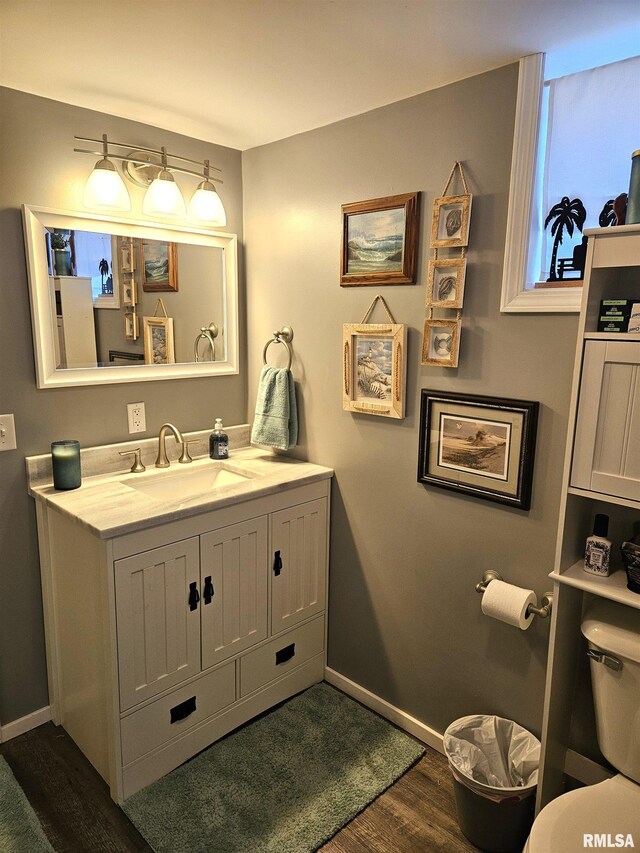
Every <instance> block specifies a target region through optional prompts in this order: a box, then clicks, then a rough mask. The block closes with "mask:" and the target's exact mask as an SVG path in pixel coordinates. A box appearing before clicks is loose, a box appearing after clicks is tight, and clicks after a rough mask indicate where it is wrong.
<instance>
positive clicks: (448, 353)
mask: <svg viewBox="0 0 640 853" xmlns="http://www.w3.org/2000/svg"><path fill="white" fill-rule="evenodd" d="M460 331H461V328H460V320H459V319H456V320H439V319H433V318H428V319H426V320H425V321H424V331H423V335H422V358H421V362H420V363H421V364H424V365H429V366H430V367H457V366H458V358H459V356H460Z"/></svg>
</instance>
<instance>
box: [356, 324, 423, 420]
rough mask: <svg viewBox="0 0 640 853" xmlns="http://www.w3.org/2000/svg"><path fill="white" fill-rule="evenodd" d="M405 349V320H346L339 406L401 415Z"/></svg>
mask: <svg viewBox="0 0 640 853" xmlns="http://www.w3.org/2000/svg"><path fill="white" fill-rule="evenodd" d="M406 351H407V330H406V326H405V325H404V323H345V324H344V325H343V327H342V408H343V409H346V410H347V411H349V412H359V413H360V414H365V415H381V416H382V417H386V418H398V419H402V418H404V405H405V388H404V386H405V364H406Z"/></svg>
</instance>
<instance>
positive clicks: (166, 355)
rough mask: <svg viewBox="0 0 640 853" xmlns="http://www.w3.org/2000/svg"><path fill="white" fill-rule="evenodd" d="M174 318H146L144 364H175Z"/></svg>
mask: <svg viewBox="0 0 640 853" xmlns="http://www.w3.org/2000/svg"><path fill="white" fill-rule="evenodd" d="M175 360H176V357H175V351H174V346H173V318H172V317H144V363H145V364H175Z"/></svg>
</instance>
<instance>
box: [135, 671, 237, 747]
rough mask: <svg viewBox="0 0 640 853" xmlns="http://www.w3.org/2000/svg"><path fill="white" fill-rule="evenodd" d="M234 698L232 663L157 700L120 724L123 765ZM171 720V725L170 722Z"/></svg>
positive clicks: (160, 744) (179, 732)
mask: <svg viewBox="0 0 640 853" xmlns="http://www.w3.org/2000/svg"><path fill="white" fill-rule="evenodd" d="M235 698H236V668H235V661H231V662H230V663H227V664H225V665H224V666H222V667H220V668H219V669H216V670H214V671H213V672H210V673H208V674H207V675H204V676H203V677H202V678H199V679H198V680H197V681H193V682H192V683H191V684H187V685H186V686H184V687H180V688H178V689H177V690H174V691H173V692H172V693H170V694H169V695H168V696H163V697H162V698H161V699H157V700H156V701H155V702H153V703H152V704H151V705H147V706H146V708H141V709H140V711H135V712H134V713H133V714H129V716H127V717H124V718H123V719H122V720H121V722H120V731H121V735H122V763H123V764H130V763H131V762H132V761H135V759H136V758H139V757H140V756H141V755H144V754H145V753H147V752H150V751H151V750H152V749H154V748H155V747H157V746H162V744H164V743H167V742H168V741H170V740H171V739H172V738H174V737H175V736H176V735H179V734H181V733H182V732H184V731H186V730H187V729H189V728H191V726H193V725H195V724H196V723H200V722H202V721H203V720H206V719H207V717H211V716H212V715H213V714H215V713H217V712H218V711H221V710H222V709H223V708H226V707H227V705H231V703H232V702H234V701H235ZM172 720H173V722H172Z"/></svg>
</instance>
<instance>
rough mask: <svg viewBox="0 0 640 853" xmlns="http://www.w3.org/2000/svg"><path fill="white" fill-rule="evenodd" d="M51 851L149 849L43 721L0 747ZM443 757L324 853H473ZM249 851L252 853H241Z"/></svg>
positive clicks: (58, 731)
mask: <svg viewBox="0 0 640 853" xmlns="http://www.w3.org/2000/svg"><path fill="white" fill-rule="evenodd" d="M0 753H1V754H2V755H4V757H5V759H6V760H7V762H8V764H9V765H10V767H11V769H12V771H13V774H14V776H15V777H16V779H17V780H18V782H19V783H20V785H21V786H22V789H23V790H24V792H25V794H26V795H27V797H28V799H29V801H30V803H31V805H32V806H33V808H34V810H35V812H36V814H37V815H38V818H39V819H40V823H41V824H42V826H43V829H44V831H45V832H46V834H47V836H48V838H49V840H50V842H51V844H52V846H53V848H54V849H55V851H56V853H128V851H151V847H149V845H148V844H147V843H146V841H145V840H144V838H142V836H141V835H140V834H139V833H138V831H137V830H136V828H135V827H134V826H133V824H132V823H131V822H130V821H129V819H128V818H127V817H126V815H125V814H124V812H123V811H121V810H120V809H119V808H118V806H116V805H115V803H114V802H113V801H112V800H111V798H110V797H109V792H108V789H107V786H106V784H105V782H104V781H103V780H102V779H101V778H100V776H98V774H97V773H96V771H95V770H94V769H93V767H91V765H90V764H89V763H88V761H87V760H86V759H85V757H84V756H83V755H82V753H81V752H80V750H79V749H78V748H77V747H76V745H75V744H74V743H73V741H72V740H71V739H70V738H69V737H68V735H67V734H66V732H65V731H64V730H63V729H62V728H58V727H56V726H54V725H53V723H46V724H45V725H43V726H39V727H38V728H37V729H33V730H32V731H30V732H27V733H26V734H24V735H20V736H19V737H17V738H14V739H13V740H10V741H7V742H6V743H3V744H1V745H0ZM455 814H456V812H455V801H454V797H453V789H452V785H451V778H450V775H449V771H448V768H447V764H446V761H445V759H444V758H443V757H442V756H441V755H439V754H438V753H436V752H434V751H432V750H428V753H427V755H426V756H425V757H424V758H423V759H422V760H421V761H420V762H418V764H416V765H415V766H414V767H412V768H411V769H410V770H409V771H408V772H407V773H405V775H404V776H403V777H402V778H401V779H399V780H398V781H397V782H396V783H395V784H394V785H393V786H392V787H391V788H389V790H388V791H386V792H385V793H384V794H382V795H381V796H380V797H378V799H377V800H376V801H375V802H373V803H372V804H371V805H370V806H369V807H368V808H367V809H365V810H364V811H363V812H362V813H361V814H360V815H358V816H357V817H356V818H355V819H354V820H352V821H351V823H349V824H348V825H347V826H346V827H345V828H344V829H342V830H341V831H340V832H339V833H338V834H337V835H336V836H335V837H334V838H332V839H331V841H329V842H328V843H327V844H325V845H324V846H323V847H322V848H321V850H322V853H466V851H475V850H476V849H477V848H475V847H473V846H472V845H471V844H469V842H467V841H466V840H465V838H464V837H463V836H462V834H461V832H460V830H459V828H458V824H457V822H456V816H455ZM243 853H251V851H243Z"/></svg>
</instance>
